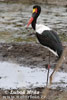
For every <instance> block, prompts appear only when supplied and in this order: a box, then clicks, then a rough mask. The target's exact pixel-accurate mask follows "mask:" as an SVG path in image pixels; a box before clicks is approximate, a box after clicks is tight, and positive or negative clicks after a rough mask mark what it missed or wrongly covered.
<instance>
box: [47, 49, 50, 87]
mask: <svg viewBox="0 0 67 100" xmlns="http://www.w3.org/2000/svg"><path fill="white" fill-rule="evenodd" d="M49 70H50V51H49V60H48V72H47V83H46V86H48V80H49Z"/></svg>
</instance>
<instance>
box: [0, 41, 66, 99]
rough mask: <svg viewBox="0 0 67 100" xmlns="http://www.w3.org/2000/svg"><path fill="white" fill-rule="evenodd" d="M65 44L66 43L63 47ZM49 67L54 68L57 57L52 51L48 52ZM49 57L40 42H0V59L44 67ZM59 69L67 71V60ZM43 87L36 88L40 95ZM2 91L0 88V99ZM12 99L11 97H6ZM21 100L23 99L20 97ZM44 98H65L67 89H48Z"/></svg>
mask: <svg viewBox="0 0 67 100" xmlns="http://www.w3.org/2000/svg"><path fill="white" fill-rule="evenodd" d="M65 46H66V43H65V45H64V47H65ZM50 55H51V57H50V60H51V67H52V68H54V67H55V65H56V63H57V57H55V56H54V55H53V54H52V53H51V54H50ZM48 59H49V51H48V50H47V49H45V48H44V47H43V46H41V45H40V44H35V43H26V42H24V43H0V61H8V62H13V63H19V64H20V65H24V66H29V67H34V66H36V67H46V66H47V64H48ZM66 59H67V57H66ZM60 70H63V71H65V72H67V60H65V62H64V63H63V65H62V66H61V68H60ZM43 89H44V88H40V87H39V88H36V89H35V90H36V91H37V90H39V91H40V94H39V96H41V93H42V90H43ZM2 92H4V90H2V89H1V90H0V97H1V98H0V100H2V99H3V98H2V95H1V94H2ZM8 100H12V98H10V99H9V98H8ZM13 100H21V99H20V98H19V99H17V98H14V99H13ZM22 100H23V99H22ZM25 100H40V98H39V99H36V98H27V99H25ZM45 100H67V90H62V89H60V88H59V87H58V88H57V89H54V90H52V89H50V90H49V94H48V95H47V97H46V99H45Z"/></svg>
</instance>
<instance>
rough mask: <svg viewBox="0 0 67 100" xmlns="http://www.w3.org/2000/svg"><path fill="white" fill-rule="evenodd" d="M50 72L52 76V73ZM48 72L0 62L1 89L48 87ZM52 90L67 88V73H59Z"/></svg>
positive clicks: (43, 69) (42, 69)
mask: <svg viewBox="0 0 67 100" xmlns="http://www.w3.org/2000/svg"><path fill="white" fill-rule="evenodd" d="M52 71H53V70H52V69H51V70H50V74H51V73H52ZM46 77H47V70H46V69H45V68H35V67H33V68H30V67H29V66H28V67H27V66H20V65H19V64H14V63H9V62H0V88H3V89H10V88H11V89H17V88H20V89H21V88H35V87H44V86H45V85H46ZM51 87H52V88H57V87H60V88H61V87H62V88H66V87H67V73H65V72H57V73H56V76H55V78H54V80H53V84H52V86H51Z"/></svg>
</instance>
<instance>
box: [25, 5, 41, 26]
mask: <svg viewBox="0 0 67 100" xmlns="http://www.w3.org/2000/svg"><path fill="white" fill-rule="evenodd" d="M40 12H41V7H40V6H39V5H35V6H33V11H32V17H31V18H30V20H29V22H28V24H27V27H28V26H29V25H30V24H32V27H33V24H35V23H36V19H37V17H38V16H39V14H40Z"/></svg>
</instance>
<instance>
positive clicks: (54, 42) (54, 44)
mask: <svg viewBox="0 0 67 100" xmlns="http://www.w3.org/2000/svg"><path fill="white" fill-rule="evenodd" d="M36 36H37V38H38V40H39V42H40V43H41V44H42V45H44V46H46V47H49V48H50V49H52V50H53V51H55V52H57V54H58V56H59V57H60V56H61V54H62V51H63V47H62V43H61V41H60V39H59V37H58V35H57V33H56V32H55V31H53V30H45V31H43V33H42V34H38V33H36Z"/></svg>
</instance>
